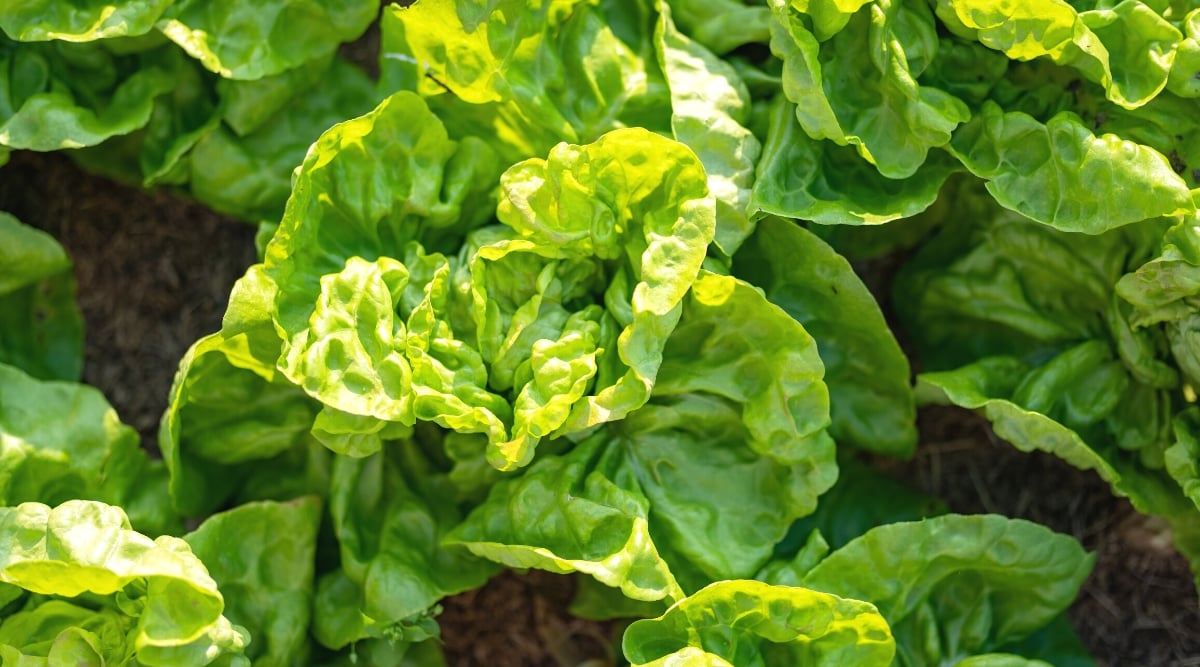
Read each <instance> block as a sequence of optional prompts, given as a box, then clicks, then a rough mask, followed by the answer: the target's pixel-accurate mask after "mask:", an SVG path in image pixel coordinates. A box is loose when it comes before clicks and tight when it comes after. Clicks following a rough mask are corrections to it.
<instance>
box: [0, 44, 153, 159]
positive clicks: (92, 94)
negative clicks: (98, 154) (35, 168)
mask: <svg viewBox="0 0 1200 667" xmlns="http://www.w3.org/2000/svg"><path fill="white" fill-rule="evenodd" d="M174 83H175V82H174V78H173V76H172V73H171V72H170V70H169V68H167V67H162V66H160V65H159V64H158V63H156V62H154V61H153V60H151V59H150V58H149V57H148V56H147V55H146V54H139V53H132V54H125V55H115V54H114V53H113V52H111V51H109V50H108V49H107V48H106V47H105V46H104V43H103V42H94V43H88V44H71V43H63V42H51V43H46V44H14V43H13V42H9V41H8V40H7V38H5V37H4V36H2V35H0V144H2V145H4V146H8V147H11V148H26V149H31V150H36V151H53V150H62V149H65V148H80V147H83V146H93V145H95V144H98V143H100V142H102V141H104V140H105V139H108V138H110V137H113V136H117V135H124V134H129V133H130V132H133V131H134V130H137V129H138V128H141V127H143V126H145V125H146V124H147V123H148V122H149V121H150V115H151V112H152V111H153V108H154V100H155V98H156V97H158V96H159V95H162V94H163V93H166V92H168V91H169V90H171V88H172V87H173V86H174Z"/></svg>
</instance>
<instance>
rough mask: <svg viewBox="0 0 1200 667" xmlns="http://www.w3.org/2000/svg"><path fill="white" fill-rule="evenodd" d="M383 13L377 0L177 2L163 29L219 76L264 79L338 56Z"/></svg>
mask: <svg viewBox="0 0 1200 667" xmlns="http://www.w3.org/2000/svg"><path fill="white" fill-rule="evenodd" d="M377 12H378V3H377V2H375V0H336V1H334V2H328V1H325V2H317V1H316V0H265V1H263V2H256V3H254V4H253V5H247V4H244V3H240V2H236V1H234V0H175V2H173V3H172V4H171V6H170V7H169V8H168V9H167V11H166V12H165V13H164V14H163V17H162V20H161V21H160V22H159V23H158V28H159V30H161V31H162V32H163V34H165V35H166V36H167V37H169V38H170V39H171V40H173V41H174V42H175V43H177V44H179V46H181V47H182V48H183V49H184V50H185V51H187V52H188V53H189V54H190V55H191V56H192V57H193V58H196V59H197V60H199V61H200V62H201V63H202V64H203V65H204V66H205V67H206V68H208V69H210V70H212V71H213V72H216V73H218V74H220V75H221V76H224V77H228V78H231V79H259V78H262V77H264V76H270V75H272V74H278V73H279V72H282V71H284V70H287V69H291V68H293V67H298V66H300V65H301V64H303V63H305V62H307V61H309V60H312V59H313V58H317V57H321V56H327V55H329V54H331V53H333V52H334V50H335V49H336V48H337V46H338V44H340V43H342V42H348V41H351V40H353V39H354V38H356V37H358V36H359V35H361V34H362V33H363V31H364V30H366V29H367V26H368V25H370V23H371V20H372V19H374V18H375V16H376V15H377Z"/></svg>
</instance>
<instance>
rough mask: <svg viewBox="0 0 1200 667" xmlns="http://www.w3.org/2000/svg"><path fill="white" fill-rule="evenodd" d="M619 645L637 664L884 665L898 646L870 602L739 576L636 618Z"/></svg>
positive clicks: (630, 659) (889, 660)
mask: <svg viewBox="0 0 1200 667" xmlns="http://www.w3.org/2000/svg"><path fill="white" fill-rule="evenodd" d="M621 646H622V650H623V651H624V653H625V657H626V658H627V659H628V660H629V661H630V662H631V663H633V664H634V665H651V664H653V665H766V664H793V665H828V666H830V667H832V666H833V665H864V666H867V665H873V666H878V667H885V666H886V665H889V664H891V661H892V656H893V654H894V653H895V650H896V647H895V644H894V643H893V641H892V637H891V632H890V631H889V630H888V626H887V623H886V622H885V621H884V620H883V618H882V617H881V616H880V615H879V612H878V611H876V610H875V607H873V606H872V605H870V604H868V603H865V602H860V601H858V600H846V599H842V598H839V597H837V596H834V595H828V594H825V593H820V592H817V591H813V590H809V589H805V588H791V587H785V586H770V585H767V584H764V583H762V582H758V581H738V580H731V581H723V582H720V583H716V584H713V585H711V586H709V587H707V588H704V589H701V590H700V591H697V592H696V593H694V594H692V595H691V596H689V597H687V598H684V599H683V600H680V601H679V602H677V603H675V605H674V606H672V607H671V608H670V609H668V610H667V613H666V614H663V615H662V616H661V617H659V618H656V619H648V620H641V621H636V622H634V623H633V624H632V625H630V626H629V628H628V629H626V630H625V636H624V638H623V639H622V641H621ZM688 648H691V649H693V650H690V651H689V650H688ZM694 649H701V650H702V651H703V652H704V653H706V654H708V655H711V656H715V657H714V658H707V657H703V658H702V657H701V654H700V653H699V652H697V651H695V650H694ZM668 656H675V657H674V658H668ZM685 658H686V660H685Z"/></svg>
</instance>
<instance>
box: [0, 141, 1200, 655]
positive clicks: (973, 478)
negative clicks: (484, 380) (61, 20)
mask: <svg viewBox="0 0 1200 667" xmlns="http://www.w3.org/2000/svg"><path fill="white" fill-rule="evenodd" d="M0 210H4V211H8V212H10V213H12V214H14V215H16V216H17V217H18V218H19V219H21V220H23V221H24V222H27V223H29V224H33V225H35V226H38V227H41V228H42V229H45V230H47V231H49V232H50V233H52V234H54V235H55V236H56V237H57V238H58V239H59V240H60V241H61V242H62V243H63V244H64V245H65V246H66V248H67V250H68V252H70V253H71V255H72V256H73V257H74V258H75V271H76V275H77V277H78V280H79V300H80V304H81V307H82V309H83V313H84V318H85V320H86V323H87V352H86V365H85V371H84V374H85V380H86V381H87V382H88V383H90V384H93V385H96V386H98V387H100V388H101V389H102V390H103V391H104V392H105V394H106V395H107V396H108V398H109V400H110V401H111V402H112V404H113V405H114V406H115V407H116V409H117V411H118V413H119V414H120V415H121V417H122V418H123V420H124V421H125V422H126V423H129V424H132V425H133V426H135V427H136V428H137V429H138V431H139V432H141V434H142V436H143V438H144V440H145V442H146V444H147V446H148V447H150V448H152V449H153V447H154V437H155V430H156V428H157V422H158V418H159V415H160V414H161V412H162V410H163V409H164V407H165V402H166V397H167V391H168V389H169V387H170V385H171V380H172V378H173V376H174V373H175V369H176V365H177V362H178V360H179V358H180V357H181V356H182V354H183V353H184V351H185V350H186V349H187V347H188V346H189V345H190V344H191V343H192V342H193V341H194V340H195V339H197V338H198V337H200V336H201V335H204V334H206V333H209V332H211V331H214V330H216V329H217V328H218V327H219V326H220V318H221V313H222V311H223V308H224V305H225V301H226V299H227V297H228V294H229V290H230V287H231V286H232V284H233V282H234V280H236V279H237V278H238V277H239V276H240V275H241V273H242V272H243V270H244V269H245V267H246V266H248V265H249V264H250V263H251V262H253V261H254V250H253V235H254V230H253V228H251V227H249V226H246V225H242V224H240V223H237V222H235V221H232V220H230V219H228V218H224V217H222V216H219V215H216V214H214V213H212V212H209V211H208V210H206V209H205V208H203V207H201V206H199V205H197V204H195V203H192V202H189V201H187V200H185V199H182V198H179V197H176V196H173V195H171V194H167V193H161V192H160V193H146V192H142V191H140V190H137V189H134V188H129V187H125V186H121V185H117V184H114V183H112V182H110V181H107V180H105V179H102V178H99V177H95V176H91V175H89V174H86V173H83V172H81V171H80V170H79V169H78V168H76V167H75V165H74V164H73V163H72V162H71V161H70V160H69V159H67V158H66V157H65V156H64V155H62V154H49V155H38V154H28V153H17V154H14V155H13V158H12V161H11V162H10V164H9V165H7V166H5V167H4V168H3V169H0ZM920 427H921V434H922V445H921V447H920V449H919V451H918V453H917V455H916V457H915V458H914V459H913V460H912V461H911V462H896V461H883V460H878V461H876V462H875V463H876V464H877V466H878V467H880V468H881V469H883V470H884V471H885V472H888V473H889V474H892V475H893V476H895V477H897V478H898V479H901V480H903V481H906V482H908V483H910V484H912V485H914V486H916V487H918V488H920V489H922V490H924V491H926V492H928V493H930V494H932V495H935V496H938V497H940V498H943V499H945V500H946V501H947V502H948V504H949V505H950V507H951V509H952V510H954V511H958V512H999V513H1002V514H1007V515H1010V516H1018V517H1023V518H1027V519H1030V520H1033V521H1038V522H1040V523H1043V524H1046V525H1048V526H1050V527H1052V528H1054V529H1056V530H1059V531H1062V532H1066V533H1070V534H1072V535H1075V536H1076V537H1078V538H1079V539H1080V540H1082V541H1083V543H1084V545H1085V546H1087V548H1088V549H1091V550H1094V551H1095V552H1096V553H1097V556H1098V558H1097V564H1096V570H1095V572H1094V573H1093V575H1092V576H1091V577H1090V578H1089V579H1088V581H1087V583H1086V584H1085V587H1084V590H1083V592H1082V594H1081V595H1080V597H1079V600H1078V601H1077V602H1076V604H1075V605H1074V607H1073V608H1072V610H1071V617H1072V619H1073V621H1074V623H1075V626H1076V628H1077V629H1078V630H1079V633H1080V635H1081V636H1082V637H1083V638H1084V640H1085V642H1086V643H1087V645H1088V646H1089V647H1090V649H1091V650H1092V651H1093V653H1094V654H1095V655H1096V656H1097V658H1098V660H1099V661H1100V662H1101V664H1102V665H1106V666H1108V667H1117V666H1124V665H1153V666H1164V667H1165V666H1174V667H1187V666H1197V665H1200V606H1198V604H1197V599H1196V593H1195V590H1194V588H1193V586H1192V580H1191V575H1190V573H1189V572H1188V568H1187V565H1186V563H1185V562H1184V561H1183V559H1182V558H1181V557H1179V556H1178V555H1177V554H1176V553H1175V552H1174V551H1173V550H1172V548H1171V547H1170V542H1169V536H1168V535H1167V534H1166V533H1165V532H1164V529H1163V528H1162V526H1160V525H1158V524H1157V523H1156V522H1155V520H1153V519H1147V518H1145V517H1143V516H1141V515H1139V514H1137V513H1136V512H1134V511H1133V510H1132V508H1130V507H1129V505H1128V503H1126V502H1125V501H1123V500H1118V499H1115V498H1113V497H1112V495H1111V494H1110V493H1109V491H1108V488H1107V486H1106V485H1105V484H1104V483H1103V482H1102V481H1101V480H1099V479H1098V478H1097V477H1095V475H1093V474H1090V473H1085V472H1081V471H1079V470H1076V469H1074V468H1072V467H1070V466H1068V465H1066V464H1064V463H1062V462H1060V461H1058V460H1057V459H1054V458H1052V457H1049V456H1044V455H1027V454H1022V453H1020V452H1018V451H1016V450H1015V449H1014V448H1012V447H1010V446H1009V445H1007V444H1006V443H1003V442H1000V441H998V440H997V439H996V438H995V436H994V435H993V434H992V433H991V430H990V429H989V428H988V426H987V424H986V423H985V422H984V421H983V420H982V419H980V418H978V417H977V416H975V415H974V414H972V413H969V412H966V411H962V410H957V409H950V408H935V409H926V410H924V411H923V412H922V413H921V419H920ZM569 595H570V579H569V578H566V577H561V576H557V575H550V574H546V573H540V572H533V573H529V574H527V575H515V574H504V575H501V576H499V577H497V578H495V579H494V580H493V581H492V582H491V583H490V584H489V585H488V586H486V587H484V588H483V589H481V590H478V591H473V592H470V593H466V594H463V595H459V596H457V597H455V598H452V599H450V600H447V601H446V602H445V605H444V607H445V611H444V613H443V614H442V616H441V618H440V620H441V623H442V628H443V634H444V640H445V646H446V651H447V654H448V656H449V658H450V662H451V664H452V665H461V666H474V665H480V666H482V665H488V666H489V667H509V666H513V667H516V666H542V665H545V666H555V665H566V666H569V667H576V666H578V665H583V664H587V662H588V661H589V660H592V661H595V662H592V663H591V664H593V665H604V664H611V661H612V658H613V656H614V655H616V654H617V653H618V651H617V649H616V646H615V644H614V643H613V642H612V637H613V629H612V627H611V626H609V625H605V624H594V623H588V622H584V621H579V620H576V619H571V618H570V617H569V616H568V615H567V614H566V611H565V609H566V603H567V601H568V599H569Z"/></svg>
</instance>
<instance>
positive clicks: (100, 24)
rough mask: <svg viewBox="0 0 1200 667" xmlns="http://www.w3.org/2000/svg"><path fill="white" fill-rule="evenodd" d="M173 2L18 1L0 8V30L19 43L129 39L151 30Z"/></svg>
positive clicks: (137, 0)
mask: <svg viewBox="0 0 1200 667" xmlns="http://www.w3.org/2000/svg"><path fill="white" fill-rule="evenodd" d="M173 1H174V0H124V1H118V2H111V1H110V0H103V1H96V0H84V1H83V2H69V3H63V2H55V0H18V1H15V2H8V3H5V4H4V6H3V7H0V30H3V31H4V32H6V33H8V35H9V36H10V37H12V38H13V39H16V40H18V41H22V42H35V41H36V42H40V41H46V40H52V39H58V40H63V41H67V42H90V41H92V40H96V39H107V38H112V37H132V36H135V35H142V34H145V33H147V32H150V31H151V30H153V29H154V23H155V21H157V20H158V17H159V16H161V15H162V13H163V11H165V10H166V9H167V8H168V7H170V6H171V4H172V3H173Z"/></svg>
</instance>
